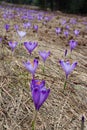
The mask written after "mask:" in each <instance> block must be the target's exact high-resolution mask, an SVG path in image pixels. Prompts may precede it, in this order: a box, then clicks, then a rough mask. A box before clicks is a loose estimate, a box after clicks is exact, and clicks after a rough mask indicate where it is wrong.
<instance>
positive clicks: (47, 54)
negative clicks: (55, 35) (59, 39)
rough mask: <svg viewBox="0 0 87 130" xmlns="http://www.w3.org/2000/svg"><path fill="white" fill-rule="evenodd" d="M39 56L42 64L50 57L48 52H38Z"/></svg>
mask: <svg viewBox="0 0 87 130" xmlns="http://www.w3.org/2000/svg"><path fill="white" fill-rule="evenodd" d="M39 55H40V56H41V57H42V59H43V62H44V63H45V61H46V59H47V58H48V56H49V55H50V51H48V52H46V51H39Z"/></svg>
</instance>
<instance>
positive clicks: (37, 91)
mask: <svg viewBox="0 0 87 130" xmlns="http://www.w3.org/2000/svg"><path fill="white" fill-rule="evenodd" d="M30 88H31V93H32V99H33V102H34V106H35V115H34V119H33V121H32V130H35V121H36V118H37V112H38V111H39V109H40V107H41V106H42V105H43V103H44V102H45V101H46V99H47V98H48V96H49V93H50V89H47V88H46V86H45V81H44V80H42V81H41V80H34V79H33V80H32V81H31V83H30Z"/></svg>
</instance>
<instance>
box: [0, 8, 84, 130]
mask: <svg viewBox="0 0 87 130" xmlns="http://www.w3.org/2000/svg"><path fill="white" fill-rule="evenodd" d="M2 14H3V11H2V10H1V9H0V19H1V20H0V30H1V31H0V36H1V37H3V45H4V53H3V49H2V45H1V44H0V50H1V51H0V130H31V121H32V119H33V114H34V105H33V102H32V99H31V93H30V88H29V82H30V80H31V78H32V77H31V74H30V73H28V72H27V70H26V69H25V68H24V66H23V64H22V63H23V61H26V60H28V59H29V60H33V59H34V57H39V55H38V51H39V50H47V51H49V50H50V51H51V56H50V57H49V58H48V59H47V61H46V71H45V74H44V75H43V73H42V70H41V67H42V65H43V63H42V61H41V59H40V57H39V68H38V70H37V73H36V76H35V78H36V79H45V80H46V86H47V87H48V88H49V87H50V89H51V93H50V96H49V98H48V99H47V101H46V102H45V103H44V105H43V106H42V107H41V109H40V111H39V113H38V116H37V121H36V124H37V125H36V130H80V127H81V116H82V115H84V116H85V129H84V130H86V129H87V44H86V42H87V30H86V27H85V25H83V24H82V21H83V20H84V19H86V20H87V17H85V18H84V17H81V16H73V15H71V16H67V15H65V14H62V13H61V14H60V13H55V14H52V13H50V14H48V15H55V17H54V18H53V19H52V20H51V21H49V22H48V23H47V25H42V22H38V21H37V20H34V21H33V23H32V24H38V26H39V31H38V34H37V36H36V35H35V33H34V32H33V30H32V29H30V30H27V35H26V37H24V38H23V39H22V43H23V42H24V41H37V42H38V47H37V48H36V49H35V50H34V52H33V54H32V56H31V57H30V56H29V54H28V53H27V51H26V50H25V48H24V46H23V44H21V46H18V47H17V48H16V50H15V52H14V55H13V57H12V53H11V50H10V48H9V47H8V45H7V44H4V43H7V42H8V41H9V40H16V41H18V42H20V39H19V37H18V36H17V33H16V32H15V31H14V29H13V25H15V24H18V25H19V26H20V28H21V29H22V30H23V27H22V25H23V22H24V21H23V20H20V18H14V19H12V20H8V21H7V22H6V21H5V20H4V19H3V18H2ZM35 15H37V14H35ZM72 17H75V18H76V19H77V21H78V22H79V23H78V24H75V25H72V28H71V30H70V32H71V33H70V36H69V38H67V39H65V37H64V35H63V34H61V35H59V36H56V35H55V27H57V26H61V25H60V22H59V21H60V19H66V20H67V23H68V21H69V20H70V18H72ZM5 23H9V24H10V25H11V28H10V31H9V32H8V33H5V30H4V29H3V26H4V24H5ZM62 28H63V29H64V28H65V27H64V26H63V27H62ZM75 28H76V29H79V30H80V31H81V33H80V35H79V36H78V37H77V38H76V37H74V34H73V33H72V32H73V30H74V29H75ZM71 38H75V39H76V40H77V41H78V43H79V44H78V46H77V47H76V49H75V50H74V51H73V54H72V56H71V59H70V60H71V62H73V61H78V66H77V68H76V69H75V70H74V72H73V73H72V74H71V75H70V77H69V80H68V84H67V88H66V90H65V92H63V83H64V72H63V71H62V69H61V67H60V65H59V63H58V60H59V59H64V50H65V48H68V49H69V47H68V46H67V45H68V44H67V43H68V41H69V39H71ZM3 55H4V56H3Z"/></svg>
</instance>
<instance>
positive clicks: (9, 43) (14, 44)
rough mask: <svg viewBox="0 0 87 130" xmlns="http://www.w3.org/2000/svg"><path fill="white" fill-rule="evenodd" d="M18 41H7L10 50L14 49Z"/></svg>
mask: <svg viewBox="0 0 87 130" xmlns="http://www.w3.org/2000/svg"><path fill="white" fill-rule="evenodd" d="M17 44H18V42H12V41H10V42H8V45H9V46H10V48H11V49H12V51H14V49H15V47H16V46H17Z"/></svg>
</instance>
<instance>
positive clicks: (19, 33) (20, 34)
mask: <svg viewBox="0 0 87 130" xmlns="http://www.w3.org/2000/svg"><path fill="white" fill-rule="evenodd" d="M17 32H18V35H19V36H20V38H22V37H24V36H25V35H26V32H23V31H18V30H17Z"/></svg>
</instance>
